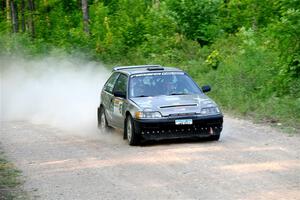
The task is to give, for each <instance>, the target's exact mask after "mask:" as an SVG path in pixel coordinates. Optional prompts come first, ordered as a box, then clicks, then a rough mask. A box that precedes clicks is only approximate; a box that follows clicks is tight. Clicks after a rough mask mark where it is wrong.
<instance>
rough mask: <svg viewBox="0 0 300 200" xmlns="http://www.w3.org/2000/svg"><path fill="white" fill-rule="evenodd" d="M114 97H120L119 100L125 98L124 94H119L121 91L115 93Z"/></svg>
mask: <svg viewBox="0 0 300 200" xmlns="http://www.w3.org/2000/svg"><path fill="white" fill-rule="evenodd" d="M114 96H115V97H120V98H123V99H125V98H126V94H125V93H124V92H121V91H115V92H114Z"/></svg>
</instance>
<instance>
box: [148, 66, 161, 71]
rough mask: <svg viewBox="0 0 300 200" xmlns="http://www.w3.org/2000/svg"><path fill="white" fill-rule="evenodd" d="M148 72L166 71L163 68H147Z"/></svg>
mask: <svg viewBox="0 0 300 200" xmlns="http://www.w3.org/2000/svg"><path fill="white" fill-rule="evenodd" d="M147 70H148V71H156V70H164V68H163V67H148V68H147Z"/></svg>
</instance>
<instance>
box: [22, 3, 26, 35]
mask: <svg viewBox="0 0 300 200" xmlns="http://www.w3.org/2000/svg"><path fill="white" fill-rule="evenodd" d="M21 29H22V32H23V33H24V32H25V31H26V27H25V1H24V0H21Z"/></svg>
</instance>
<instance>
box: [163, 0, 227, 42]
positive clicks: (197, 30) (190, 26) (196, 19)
mask: <svg viewBox="0 0 300 200" xmlns="http://www.w3.org/2000/svg"><path fill="white" fill-rule="evenodd" d="M222 2H223V1H221V0H202V1H198V0H190V1H185V0H180V1H174V0H169V1H167V4H168V7H169V9H170V11H171V12H170V13H171V15H172V16H173V17H174V18H175V19H176V21H177V22H178V29H179V31H181V32H182V33H183V34H185V35H186V36H187V38H189V39H192V40H196V41H198V42H199V43H200V44H201V45H206V44H208V43H210V42H212V41H213V40H214V38H215V37H216V36H218V34H219V31H220V28H219V27H218V26H217V24H218V18H219V14H218V13H219V9H220V8H221V5H222Z"/></svg>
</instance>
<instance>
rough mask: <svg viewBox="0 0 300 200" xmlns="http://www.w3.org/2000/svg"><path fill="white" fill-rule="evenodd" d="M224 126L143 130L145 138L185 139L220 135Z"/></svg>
mask: <svg viewBox="0 0 300 200" xmlns="http://www.w3.org/2000/svg"><path fill="white" fill-rule="evenodd" d="M221 131H222V125H216V124H215V125H214V126H212V125H203V124H195V125H173V126H167V127H147V128H143V129H142V130H141V134H142V136H143V137H145V138H156V139H157V138H185V137H201V136H209V135H215V134H220V132H221Z"/></svg>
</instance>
